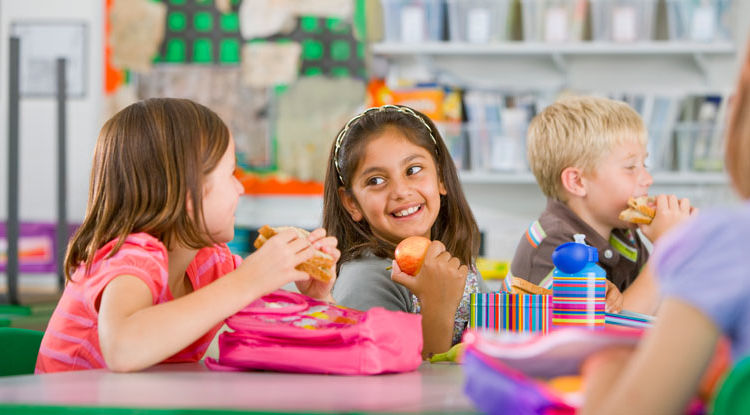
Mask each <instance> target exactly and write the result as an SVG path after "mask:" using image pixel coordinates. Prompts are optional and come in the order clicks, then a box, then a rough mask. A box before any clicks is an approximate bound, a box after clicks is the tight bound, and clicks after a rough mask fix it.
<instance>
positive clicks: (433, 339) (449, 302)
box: [391, 241, 469, 358]
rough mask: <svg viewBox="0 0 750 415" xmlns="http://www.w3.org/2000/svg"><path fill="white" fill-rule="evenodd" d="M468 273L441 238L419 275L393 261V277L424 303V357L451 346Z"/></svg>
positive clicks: (432, 245)
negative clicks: (400, 267) (403, 270)
mask: <svg viewBox="0 0 750 415" xmlns="http://www.w3.org/2000/svg"><path fill="white" fill-rule="evenodd" d="M468 273H469V269H468V268H467V267H466V265H461V261H459V259H458V258H455V257H453V256H452V255H451V254H450V252H448V251H446V249H445V245H443V244H442V243H441V242H440V241H432V243H431V244H430V246H429V247H428V248H427V253H426V255H425V259H424V264H423V265H422V269H421V270H420V271H419V273H418V274H417V275H416V276H411V275H408V274H405V273H403V272H401V270H400V269H399V268H398V264H397V263H396V261H393V270H392V273H391V278H392V279H393V281H396V282H397V283H399V284H401V285H403V286H405V287H406V288H408V289H409V291H411V292H412V293H414V295H416V296H417V298H418V299H419V302H420V304H421V305H422V311H421V314H422V338H423V341H424V346H423V348H422V356H423V357H425V358H429V357H430V356H432V355H433V354H435V353H443V352H446V351H448V349H450V347H451V341H452V338H453V325H454V321H455V316H456V310H457V309H458V305H459V304H460V302H461V298H462V296H463V292H464V286H465V285H466V276H467V275H468Z"/></svg>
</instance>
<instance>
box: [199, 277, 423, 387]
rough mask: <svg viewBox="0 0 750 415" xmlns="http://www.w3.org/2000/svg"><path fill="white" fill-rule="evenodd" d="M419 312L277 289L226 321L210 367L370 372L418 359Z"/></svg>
mask: <svg viewBox="0 0 750 415" xmlns="http://www.w3.org/2000/svg"><path fill="white" fill-rule="evenodd" d="M421 320H422V316H420V315H418V314H409V313H404V312H400V311H388V310H385V309H383V308H380V307H376V308H373V309H370V310H369V311H359V310H354V309H350V308H346V307H341V306H337V305H334V304H329V303H326V302H323V301H318V300H315V299H312V298H310V297H307V296H305V295H302V294H297V293H293V292H289V291H284V290H277V291H275V292H273V293H271V294H268V295H266V296H264V297H262V298H260V299H258V300H256V301H254V302H253V303H251V304H250V305H248V306H247V307H245V308H244V309H242V310H241V311H240V312H238V313H237V314H235V315H233V316H232V317H229V318H228V319H227V320H226V323H227V325H228V326H229V328H231V329H232V330H233V331H227V332H224V333H222V334H220V335H219V359H218V361H217V360H215V359H212V358H208V359H206V366H208V367H209V368H210V369H213V370H224V371H240V370H273V371H279V372H297V373H326V374H341V375H371V374H378V373H393V372H407V371H412V370H415V369H416V368H417V367H418V366H419V364H420V363H421V362H422V356H421V352H422V325H421Z"/></svg>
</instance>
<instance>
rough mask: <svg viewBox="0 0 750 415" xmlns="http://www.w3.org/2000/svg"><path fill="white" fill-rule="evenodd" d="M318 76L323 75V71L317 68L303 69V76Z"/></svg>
mask: <svg viewBox="0 0 750 415" xmlns="http://www.w3.org/2000/svg"><path fill="white" fill-rule="evenodd" d="M318 75H323V70H321V69H320V68H318V67H317V66H311V67H309V68H307V69H305V76H318Z"/></svg>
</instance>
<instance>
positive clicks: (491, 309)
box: [469, 292, 552, 333]
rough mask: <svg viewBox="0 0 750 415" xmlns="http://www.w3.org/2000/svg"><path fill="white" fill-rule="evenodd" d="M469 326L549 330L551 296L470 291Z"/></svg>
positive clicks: (543, 331) (550, 323)
mask: <svg viewBox="0 0 750 415" xmlns="http://www.w3.org/2000/svg"><path fill="white" fill-rule="evenodd" d="M470 304H471V319H470V320H469V327H473V328H477V327H483V328H489V329H494V330H508V331H516V332H522V331H526V332H541V333H547V332H548V331H549V330H550V327H551V326H552V296H551V295H531V294H510V293H507V292H496V293H473V294H471V302H470Z"/></svg>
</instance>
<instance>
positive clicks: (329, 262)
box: [253, 225, 335, 282]
mask: <svg viewBox="0 0 750 415" xmlns="http://www.w3.org/2000/svg"><path fill="white" fill-rule="evenodd" d="M285 229H294V231H295V232H297V237H298V238H301V239H307V237H308V236H309V235H310V232H308V231H306V230H304V229H302V228H297V227H294V226H279V227H277V228H272V227H270V226H268V225H263V227H261V228H260V229H258V234H259V235H258V237H257V238H256V239H255V242H253V246H255V249H258V248H260V247H261V246H263V244H264V243H266V241H267V240H268V239H269V238H271V237H272V236H274V235H276V234H277V233H279V232H281V231H283V230H285ZM334 264H335V261H334V260H333V257H332V256H330V255H328V254H327V253H325V252H323V251H321V250H319V249H316V250H315V256H313V257H312V258H310V259H308V260H307V261H305V262H303V263H301V264H299V265H297V266H296V267H295V268H296V269H297V270H299V271H302V272H306V273H308V274H310V276H311V277H313V278H315V279H316V280H320V281H322V282H329V281H331V279H333V273H332V272H331V268H332V267H333V265H334Z"/></svg>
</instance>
